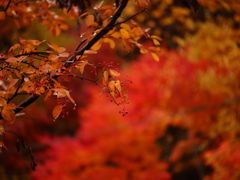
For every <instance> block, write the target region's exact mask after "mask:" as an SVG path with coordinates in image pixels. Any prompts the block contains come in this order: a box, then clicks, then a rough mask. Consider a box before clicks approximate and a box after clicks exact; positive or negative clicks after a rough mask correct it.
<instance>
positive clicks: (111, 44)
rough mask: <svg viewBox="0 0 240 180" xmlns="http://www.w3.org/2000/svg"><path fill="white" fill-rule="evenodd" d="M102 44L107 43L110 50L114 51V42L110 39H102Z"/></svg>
mask: <svg viewBox="0 0 240 180" xmlns="http://www.w3.org/2000/svg"><path fill="white" fill-rule="evenodd" d="M103 42H105V43H109V46H110V48H111V49H114V48H115V42H114V41H113V40H112V39H110V38H104V39H103Z"/></svg>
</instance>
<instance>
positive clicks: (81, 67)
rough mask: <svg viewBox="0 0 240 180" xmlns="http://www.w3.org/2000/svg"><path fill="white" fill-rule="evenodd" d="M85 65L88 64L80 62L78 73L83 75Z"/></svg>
mask: <svg viewBox="0 0 240 180" xmlns="http://www.w3.org/2000/svg"><path fill="white" fill-rule="evenodd" d="M87 64H88V61H87V60H86V61H83V62H81V64H80V67H79V70H80V73H81V74H83V72H84V68H85V66H86V65H87Z"/></svg>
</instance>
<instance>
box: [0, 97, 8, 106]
mask: <svg viewBox="0 0 240 180" xmlns="http://www.w3.org/2000/svg"><path fill="white" fill-rule="evenodd" d="M6 104H7V101H6V99H4V98H2V97H0V107H3V106H5V105H6Z"/></svg>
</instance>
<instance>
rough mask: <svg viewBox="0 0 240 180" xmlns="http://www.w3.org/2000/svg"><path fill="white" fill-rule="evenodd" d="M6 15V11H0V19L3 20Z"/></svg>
mask: <svg viewBox="0 0 240 180" xmlns="http://www.w3.org/2000/svg"><path fill="white" fill-rule="evenodd" d="M5 17H6V13H5V12H4V11H0V20H4V19H5Z"/></svg>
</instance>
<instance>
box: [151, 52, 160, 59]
mask: <svg viewBox="0 0 240 180" xmlns="http://www.w3.org/2000/svg"><path fill="white" fill-rule="evenodd" d="M151 55H152V57H153V59H154V60H156V61H159V57H158V55H157V54H156V53H153V52H151Z"/></svg>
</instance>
